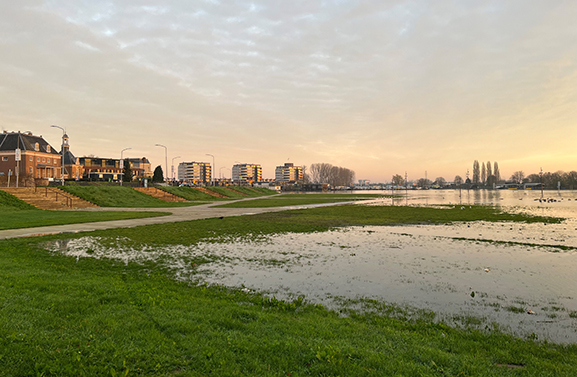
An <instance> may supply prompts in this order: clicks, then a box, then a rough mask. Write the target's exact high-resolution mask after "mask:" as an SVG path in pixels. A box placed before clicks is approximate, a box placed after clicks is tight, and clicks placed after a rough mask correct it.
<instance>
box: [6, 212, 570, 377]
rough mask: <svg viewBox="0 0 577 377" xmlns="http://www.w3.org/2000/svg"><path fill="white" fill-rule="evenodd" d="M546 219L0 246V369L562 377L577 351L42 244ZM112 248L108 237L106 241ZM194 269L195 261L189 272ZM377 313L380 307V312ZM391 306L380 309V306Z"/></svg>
mask: <svg viewBox="0 0 577 377" xmlns="http://www.w3.org/2000/svg"><path fill="white" fill-rule="evenodd" d="M479 219H482V220H485V221H523V222H527V221H539V222H558V221H560V220H559V219H552V218H544V217H528V216H521V215H509V214H505V213H502V212H500V211H499V210H497V209H494V208H491V207H473V208H471V209H470V210H457V211H455V210H452V209H438V208H418V207H365V206H358V205H357V206H339V207H334V208H317V209H309V210H294V211H286V212H280V213H269V214H261V215H255V216H242V217H231V218H223V219H207V220H197V221H189V222H182V223H170V224H158V225H149V226H143V227H136V228H127V229H112V230H106V231H97V232H90V233H84V234H82V235H80V234H75V235H58V236H47V237H41V238H28V239H13V240H3V241H0V360H1V363H2V373H0V374H5V375H9V376H11V375H14V376H41V375H44V376H48V375H58V376H79V375H86V376H98V375H103V376H104V375H106V376H111V375H112V376H119V375H123V376H130V375H159V376H167V375H176V376H204V375H217V376H305V375H313V376H337V375H341V376H367V375H385V376H388V375H403V376H443V375H449V376H571V375H577V346H575V345H571V346H561V345H556V344H552V343H539V342H535V341H532V340H521V339H516V338H514V337H512V336H509V335H506V334H503V333H501V332H499V331H496V330H495V331H493V330H488V331H485V332H480V331H477V330H472V329H454V328H451V327H449V326H447V325H445V324H443V323H434V322H433V321H432V316H431V315H424V316H423V317H422V318H420V319H414V318H413V319H406V318H405V319H404V318H402V317H400V318H399V317H397V318H392V317H388V316H386V315H376V314H359V313H355V312H353V311H351V312H347V313H346V314H347V315H345V316H343V315H341V314H340V313H337V312H333V311H329V310H326V309H324V308H322V307H320V306H316V305H309V304H307V302H306V298H302V297H301V298H298V299H297V300H295V301H293V302H283V301H279V300H276V299H274V298H269V297H266V296H263V295H260V294H258V293H254V294H253V293H247V292H244V291H243V290H241V289H228V288H224V287H218V286H210V287H209V286H204V285H194V284H190V283H188V282H177V281H175V280H173V278H172V276H171V275H170V274H169V273H168V272H167V271H164V270H163V268H162V267H161V266H160V265H157V264H155V263H146V264H136V263H128V264H125V263H123V262H115V261H111V260H97V259H92V258H80V259H78V260H77V259H76V258H74V257H64V256H62V255H60V254H58V253H50V252H47V251H46V250H44V247H45V246H44V245H45V244H46V242H48V241H53V240H57V239H64V238H78V237H82V236H86V235H93V236H99V237H104V238H105V239H109V240H111V242H112V241H114V240H119V237H120V240H121V241H122V242H121V244H122V243H124V244H125V245H126V247H130V246H134V245H136V244H150V245H154V244H162V245H166V244H193V243H196V242H199V241H201V240H212V241H213V242H220V241H225V240H229V239H231V238H232V239H238V238H239V237H241V238H242V237H244V236H249V235H255V234H262V235H266V234H274V233H284V232H310V231H323V230H327V229H330V228H332V227H339V226H346V225H365V224H366V225H368V224H372V225H383V224H398V223H450V222H453V221H475V220H479ZM114 242H116V241H114ZM201 263H202V261H200V260H199V261H198V264H199V265H200V264H201ZM380 305H382V306H383V308H384V309H385V311H386V309H387V307H389V306H387V305H385V304H380ZM389 308H392V310H394V308H393V307H389Z"/></svg>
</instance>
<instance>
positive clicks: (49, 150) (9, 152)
mask: <svg viewBox="0 0 577 377" xmlns="http://www.w3.org/2000/svg"><path fill="white" fill-rule="evenodd" d="M18 149H19V150H20V161H19V162H17V161H16V154H17V152H16V151H17V150H18ZM61 161H62V160H61V155H60V153H59V152H58V151H56V150H55V149H54V148H53V147H52V146H51V145H50V144H49V143H48V142H47V141H46V140H44V138H42V136H35V135H33V134H32V133H31V132H24V133H22V132H20V131H18V132H8V131H4V132H3V133H1V134H0V177H2V181H5V180H6V177H7V176H8V174H9V172H10V173H11V174H12V176H13V177H12V179H15V176H16V175H19V176H20V177H26V178H47V179H51V178H52V179H54V178H58V179H59V178H61V165H60V163H61ZM16 173H18V174H16Z"/></svg>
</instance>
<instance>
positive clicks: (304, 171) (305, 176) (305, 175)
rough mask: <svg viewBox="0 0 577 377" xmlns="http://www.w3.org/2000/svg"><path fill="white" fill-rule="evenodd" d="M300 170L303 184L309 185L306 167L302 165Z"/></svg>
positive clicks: (309, 179) (309, 178) (309, 180)
mask: <svg viewBox="0 0 577 377" xmlns="http://www.w3.org/2000/svg"><path fill="white" fill-rule="evenodd" d="M302 170H303V183H311V177H310V175H309V174H308V173H307V166H306V165H303V166H302Z"/></svg>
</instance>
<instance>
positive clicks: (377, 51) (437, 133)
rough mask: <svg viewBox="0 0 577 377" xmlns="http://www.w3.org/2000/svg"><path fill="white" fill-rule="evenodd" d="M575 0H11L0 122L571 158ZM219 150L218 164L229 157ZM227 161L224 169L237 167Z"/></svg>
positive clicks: (445, 156) (3, 19)
mask: <svg viewBox="0 0 577 377" xmlns="http://www.w3.org/2000/svg"><path fill="white" fill-rule="evenodd" d="M576 20H577V2H576V1H574V0H567V1H562V0H551V1H545V0H542V1H527V0H519V1H513V0H512V1H509V0H498V1H443V0H435V1H418V0H417V1H348V0H334V1H315V0H306V1H305V0H303V1H299V0H291V1H280V0H262V1H224V0H223V1H218V0H205V1H189V0H173V1H162V0H155V1H147V2H145V1H132V0H126V1H106V0H99V1H94V0H83V1H78V0H75V1H72V0H67V1H64V0H46V1H35V0H18V1H1V2H0V56H1V57H2V58H1V59H0V126H1V127H2V128H3V129H4V130H7V131H18V130H20V131H32V132H33V133H34V134H37V135H38V134H40V135H43V136H44V137H45V138H46V139H47V141H48V142H49V143H51V144H52V145H53V146H59V145H60V138H61V134H62V133H61V131H60V130H58V129H55V128H50V125H52V124H55V125H59V126H61V127H64V128H66V129H67V132H68V135H69V136H70V143H71V150H72V152H73V153H74V154H75V155H76V156H85V155H96V156H99V157H111V158H119V157H120V151H121V149H124V148H132V149H131V150H129V151H126V152H125V153H124V156H125V157H126V156H128V157H143V156H146V157H148V158H149V159H150V161H151V163H152V165H153V167H154V166H156V165H160V164H162V166H163V167H164V149H163V148H160V147H155V144H157V143H160V144H164V145H166V146H167V147H168V160H169V161H168V164H169V170H170V164H171V160H172V158H173V157H177V156H181V158H179V159H176V160H175V165H176V164H177V163H178V162H179V161H205V162H212V158H211V157H208V156H206V154H207V153H210V154H213V155H214V156H215V158H216V169H215V173H216V174H215V175H216V176H217V177H218V176H219V174H220V173H222V175H223V176H226V177H230V174H231V171H230V168H231V167H232V165H233V164H234V163H235V162H236V161H239V162H247V163H260V164H261V165H262V166H263V176H264V177H265V178H273V177H274V167H275V166H277V165H281V164H283V163H285V162H293V163H295V164H297V165H310V164H312V163H315V162H327V163H331V164H333V165H339V166H343V167H347V168H349V169H353V170H355V171H356V177H357V179H370V180H372V181H374V182H385V181H390V180H391V177H392V175H393V174H401V175H404V173H405V171H407V173H408V176H409V179H418V178H422V177H424V175H425V171H427V174H428V178H429V179H434V178H436V177H439V176H443V177H445V178H446V179H447V180H448V181H452V180H453V178H454V177H455V175H457V174H459V175H461V176H463V177H464V176H465V174H466V170H467V169H472V163H473V160H479V162H486V161H491V162H493V161H497V162H498V163H499V166H500V169H501V175H502V176H503V177H504V178H508V177H509V176H510V175H511V174H512V173H513V172H514V171H516V170H523V171H524V172H525V173H526V174H530V173H537V172H538V171H539V168H540V167H542V168H543V170H544V171H557V170H564V171H570V170H577V23H576ZM221 168H222V169H221ZM227 168H228V169H227Z"/></svg>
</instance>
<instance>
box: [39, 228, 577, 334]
mask: <svg viewBox="0 0 577 377" xmlns="http://www.w3.org/2000/svg"><path fill="white" fill-rule="evenodd" d="M571 226H573V225H571ZM544 228H546V230H545V229H544ZM572 229H573V230H572ZM574 229H575V228H574V227H573V228H570V225H568V223H563V224H548V225H547V226H546V227H543V225H542V224H519V223H483V222H478V223H473V224H469V225H467V224H461V225H451V226H445V225H437V226H435V225H426V226H425V225H423V226H395V227H376V226H375V227H369V226H366V227H351V228H344V229H340V230H337V231H330V232H323V233H311V234H285V235H276V236H270V237H266V238H265V239H264V240H262V239H261V240H259V241H258V242H243V241H240V240H238V241H235V240H233V241H231V242H227V243H201V244H198V245H194V246H170V247H168V246H167V247H144V248H139V249H133V248H127V247H124V246H122V245H123V244H124V242H123V240H122V239H118V240H110V239H103V238H94V237H83V238H80V239H74V240H61V241H53V242H52V243H50V244H48V245H46V247H47V248H48V249H49V250H51V251H53V252H60V253H63V254H66V255H70V256H75V257H76V258H85V257H92V258H110V259H116V260H120V261H122V262H124V263H129V262H137V263H142V262H145V261H156V262H159V263H160V264H161V265H163V266H164V267H166V268H168V269H170V270H171V271H173V272H174V275H175V277H176V279H179V280H184V281H194V282H199V283H202V282H206V283H209V284H222V285H226V286H231V287H243V288H245V289H251V290H258V291H263V292H267V293H268V294H271V295H275V296H276V297H277V298H284V299H286V298H291V297H293V298H294V297H296V296H299V295H305V296H306V299H307V300H308V301H309V302H312V303H320V304H323V305H326V306H327V307H329V308H333V309H339V308H342V306H343V305H344V306H345V307H347V305H349V306H348V307H350V303H347V300H358V299H375V300H378V301H381V302H385V303H391V304H395V305H399V306H401V307H407V308H412V309H415V310H419V309H425V310H431V311H433V312H435V313H437V319H438V320H445V321H447V322H449V323H454V324H457V325H458V324H464V323H468V324H473V325H475V326H477V327H478V328H480V329H484V328H485V327H486V326H489V327H492V326H493V324H498V325H499V327H500V328H501V329H503V330H505V331H507V332H509V333H512V334H514V335H516V336H520V337H532V338H534V337H535V336H536V337H537V339H539V340H548V341H553V342H558V343H577V318H576V317H577V300H576V298H577V286H576V285H575V284H574V283H573V282H574V280H575V271H576V269H577V253H576V252H575V251H573V250H562V249H559V248H551V247H546V246H543V247H536V246H530V245H519V244H507V245H505V244H499V243H488V242H479V241H468V240H459V239H454V238H455V237H462V238H472V239H487V240H496V241H503V242H522V243H531V244H542V245H548V244H554V245H563V246H567V247H577V237H576V236H575V233H576V232H575V231H574ZM199 261H202V262H204V263H199ZM529 311H530V313H532V314H528V312H529Z"/></svg>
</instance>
